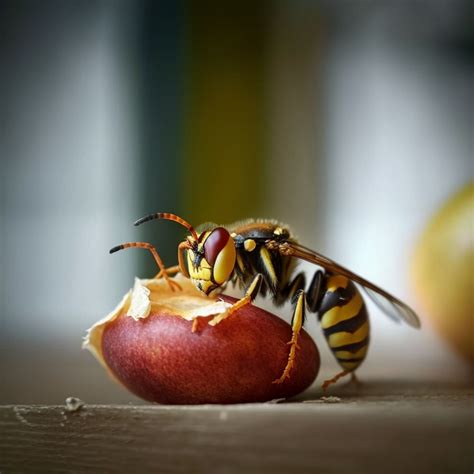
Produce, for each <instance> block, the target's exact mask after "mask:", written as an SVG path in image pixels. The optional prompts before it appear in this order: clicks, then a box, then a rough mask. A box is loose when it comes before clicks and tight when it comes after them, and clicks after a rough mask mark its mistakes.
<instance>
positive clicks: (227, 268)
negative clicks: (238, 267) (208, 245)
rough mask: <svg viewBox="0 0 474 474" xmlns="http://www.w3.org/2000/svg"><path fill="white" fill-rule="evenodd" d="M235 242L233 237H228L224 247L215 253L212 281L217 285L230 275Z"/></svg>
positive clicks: (232, 266)
mask: <svg viewBox="0 0 474 474" xmlns="http://www.w3.org/2000/svg"><path fill="white" fill-rule="evenodd" d="M235 258H236V251H235V243H234V240H233V239H229V240H228V241H227V243H226V244H225V247H224V248H223V249H222V250H221V251H220V252H219V254H218V255H217V258H216V261H215V262H214V269H213V275H214V281H215V282H216V283H217V284H218V285H222V284H223V283H224V282H226V281H227V279H228V278H229V277H230V275H231V273H232V272H233V270H234V266H235Z"/></svg>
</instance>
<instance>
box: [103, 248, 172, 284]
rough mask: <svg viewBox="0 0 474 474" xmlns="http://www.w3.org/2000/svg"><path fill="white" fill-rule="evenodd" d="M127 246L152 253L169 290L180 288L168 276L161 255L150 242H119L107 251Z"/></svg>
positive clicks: (114, 250) (115, 250)
mask: <svg viewBox="0 0 474 474" xmlns="http://www.w3.org/2000/svg"><path fill="white" fill-rule="evenodd" d="M128 248H141V249H146V250H149V251H150V253H151V254H152V255H153V258H154V259H155V262H156V264H157V265H158V268H159V269H160V272H159V273H158V275H161V276H162V277H163V278H164V279H165V280H166V282H167V283H168V286H169V287H170V290H171V291H175V290H181V285H179V284H178V283H176V282H175V281H173V280H171V279H170V277H169V276H168V272H167V269H166V268H165V265H164V263H163V260H161V257H160V255H159V254H158V252H157V250H156V249H155V247H153V245H151V244H150V243H148V242H126V243H124V244H120V245H117V246H116V247H113V248H112V249H110V250H109V253H115V252H118V251H119V250H123V249H128Z"/></svg>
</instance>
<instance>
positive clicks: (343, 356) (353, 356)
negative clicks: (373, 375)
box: [334, 346, 369, 359]
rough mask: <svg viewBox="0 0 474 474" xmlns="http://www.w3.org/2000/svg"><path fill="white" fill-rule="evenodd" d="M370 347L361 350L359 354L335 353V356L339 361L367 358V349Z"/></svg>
mask: <svg viewBox="0 0 474 474" xmlns="http://www.w3.org/2000/svg"><path fill="white" fill-rule="evenodd" d="M368 347H369V346H364V347H363V348H362V349H359V350H358V351H357V352H349V351H334V355H335V356H336V357H337V358H338V359H358V358H359V357H365V355H366V354H367V349H368Z"/></svg>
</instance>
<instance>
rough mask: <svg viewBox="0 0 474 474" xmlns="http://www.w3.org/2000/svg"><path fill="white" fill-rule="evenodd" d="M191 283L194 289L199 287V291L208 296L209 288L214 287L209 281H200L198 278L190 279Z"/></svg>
mask: <svg viewBox="0 0 474 474" xmlns="http://www.w3.org/2000/svg"><path fill="white" fill-rule="evenodd" d="M191 281H192V282H193V284H194V286H195V287H196V288H199V287H201V291H202V292H203V293H206V294H208V292H209V289H210V288H211V287H213V286H215V285H214V283H213V282H212V281H210V280H202V279H200V278H192V279H191Z"/></svg>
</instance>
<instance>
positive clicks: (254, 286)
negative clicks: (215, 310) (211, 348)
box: [209, 273, 263, 326]
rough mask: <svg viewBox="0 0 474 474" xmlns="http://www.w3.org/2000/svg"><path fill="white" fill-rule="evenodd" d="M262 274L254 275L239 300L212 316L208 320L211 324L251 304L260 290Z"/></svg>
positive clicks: (215, 323)
mask: <svg viewBox="0 0 474 474" xmlns="http://www.w3.org/2000/svg"><path fill="white" fill-rule="evenodd" d="M262 281H263V275H262V274H261V273H257V274H256V275H255V276H254V277H253V280H252V282H251V283H250V285H249V286H248V288H247V290H246V291H245V296H244V297H243V298H241V299H240V300H239V301H236V302H235V303H234V304H233V305H232V306H231V307H230V308H229V309H228V310H227V311H224V312H223V313H221V314H218V315H217V316H214V318H212V319H211V320H210V321H209V324H210V325H211V326H216V325H217V324H219V323H220V322H221V321H224V319H227V318H228V317H229V316H230V315H231V314H233V313H235V312H236V311H238V310H239V309H240V308H242V307H244V306H246V305H248V304H251V303H252V301H253V300H254V299H255V298H256V297H257V295H258V292H259V291H260V286H261V285H262Z"/></svg>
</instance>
